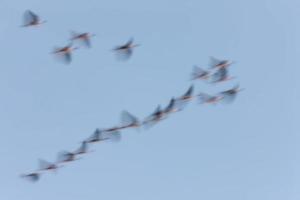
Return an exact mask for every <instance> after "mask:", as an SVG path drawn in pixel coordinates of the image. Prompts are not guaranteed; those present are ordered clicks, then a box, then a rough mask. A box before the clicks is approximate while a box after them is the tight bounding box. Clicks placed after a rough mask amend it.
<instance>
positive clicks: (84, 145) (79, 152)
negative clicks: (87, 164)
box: [73, 141, 88, 155]
mask: <svg viewBox="0 0 300 200" xmlns="http://www.w3.org/2000/svg"><path fill="white" fill-rule="evenodd" d="M73 153H74V154H75V155H82V154H86V153H88V143H87V141H83V142H81V145H80V147H79V148H78V149H76V150H75V151H74V152H73Z"/></svg>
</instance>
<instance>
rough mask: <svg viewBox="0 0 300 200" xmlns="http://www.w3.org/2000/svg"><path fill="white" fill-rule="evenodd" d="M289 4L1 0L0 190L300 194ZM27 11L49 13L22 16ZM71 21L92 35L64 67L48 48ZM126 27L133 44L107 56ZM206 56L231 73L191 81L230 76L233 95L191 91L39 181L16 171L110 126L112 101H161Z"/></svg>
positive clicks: (148, 198)
mask: <svg viewBox="0 0 300 200" xmlns="http://www.w3.org/2000/svg"><path fill="white" fill-rule="evenodd" d="M299 8H300V2H299V1H297V0H272V1H271V0H252V1H244V0H226V1H225V0H219V1H217V0H211V1H199V0H186V1H178V0H172V1H171V0H168V1H167V0H153V1H138V0H127V1H120V0H112V1H97V0H90V1H70V0H64V1H59V0H52V1H38V0H26V1H17V0H1V8H0V24H1V25H0V42H1V47H2V48H0V53H1V55H2V57H1V59H0V64H1V65H0V66H1V67H0V70H1V71H0V91H1V98H0V121H1V126H0V131H1V134H0V143H1V148H0V153H1V165H0V173H1V179H0V186H1V192H0V199H6V200H17V199H20V198H22V199H23V200H35V199H45V200H47V199H73V200H77V199H78V200H79V199H90V200H93V199H99V198H102V199H107V200H110V199H130V200H135V199H144V200H154V199H155V200H160V199H173V200H177V199H178V200H179V199H195V200H198V199H206V200H215V199H225V200H227V199H228V200H229V199H230V200H241V199H243V200H250V199H251V200H252V199H256V200H277V199H278V200H281V199H286V200H297V199H299V198H300V193H299V189H298V188H299V187H300V182H299V179H300V173H299V170H298V168H299V164H300V160H299V154H298V152H299V145H298V143H299V136H298V134H297V133H298V132H297V131H298V130H299V128H298V126H297V123H296V117H297V113H299V111H300V109H299V108H300V107H299V106H298V101H297V99H299V97H300V95H299V92H298V91H299V80H298V78H297V74H299V72H300V70H299V68H298V65H299V63H298V55H299V53H300V51H299V48H298V47H299V45H300V39H299V35H300V28H298V20H297V19H298V13H299ZM26 9H31V10H33V11H34V12H36V13H37V14H39V15H40V16H41V17H42V18H43V19H45V20H47V21H48V22H47V24H45V25H44V26H42V27H40V28H37V29H35V28H33V29H24V28H20V25H21V23H22V15H23V12H24V11H25V10H26ZM71 30H75V31H79V32H81V31H82V32H85V31H89V32H92V33H95V34H96V37H95V38H93V39H92V42H93V43H92V45H93V48H91V49H80V50H78V51H76V52H74V57H73V62H72V64H71V65H64V64H62V63H59V62H56V61H55V59H53V56H52V55H51V54H50V52H51V51H52V50H53V48H54V47H55V46H60V45H65V44H67V39H69V37H70V35H69V32H70V31H71ZM130 37H134V38H135V41H136V42H137V43H139V44H141V46H140V47H138V48H137V49H136V51H135V52H134V54H133V56H132V58H131V59H130V60H129V61H128V62H119V61H117V60H116V59H115V57H114V55H113V54H112V52H111V49H112V48H113V47H115V46H116V45H118V44H121V43H123V42H125V41H127V40H128V39H129V38H130ZM209 56H215V57H220V58H228V59H232V60H234V61H236V64H234V65H233V66H232V67H231V69H230V70H231V71H230V73H231V74H232V75H234V76H237V77H238V78H237V79H236V80H233V81H232V82H228V83H224V84H220V85H218V86H216V87H212V86H210V85H207V84H204V83H202V82H195V83H194V84H195V89H196V91H197V92H208V93H215V92H219V91H222V90H224V89H227V88H230V87H232V86H233V85H235V84H236V83H240V85H241V86H242V87H243V88H245V89H246V90H245V91H243V92H242V93H241V94H240V95H239V96H238V98H237V99H236V101H235V102H234V103H233V104H230V105H217V106H200V105H197V104H196V103H195V102H192V103H191V104H190V105H188V107H187V109H186V110H184V111H183V112H181V113H178V114H176V115H174V116H173V117H170V118H169V119H167V120H165V121H164V122H163V123H160V124H158V125H157V126H155V127H153V128H152V129H150V130H148V131H141V132H136V131H134V130H126V131H124V132H123V133H122V134H123V140H122V141H121V142H120V143H118V144H109V143H107V144H102V145H96V146H93V147H92V149H93V150H95V151H96V152H95V153H93V154H90V155H88V156H86V157H84V159H82V160H80V161H78V162H76V163H72V164H70V165H68V166H66V167H64V168H62V169H61V170H60V171H58V173H57V174H45V176H43V177H42V178H41V180H40V181H39V182H38V183H37V184H31V183H27V182H26V181H24V180H22V179H20V178H19V175H20V174H21V173H25V172H28V171H30V170H33V169H36V168H37V159H38V158H43V159H46V160H49V161H53V160H55V159H56V154H57V152H59V151H61V150H73V149H75V148H76V147H77V146H78V145H79V142H80V141H82V140H83V139H84V138H85V137H88V136H89V135H90V134H91V133H92V132H93V131H94V129H95V128H97V127H99V128H106V127H109V126H113V125H115V124H117V123H118V122H119V114H120V112H121V111H122V110H124V109H126V110H128V111H130V112H132V113H133V114H135V115H136V116H138V117H141V118H144V117H145V116H147V115H148V114H150V113H151V112H152V111H153V110H154V108H155V107H156V106H157V104H163V105H165V104H167V102H168V100H169V99H170V98H171V97H172V96H178V95H180V94H181V93H183V92H184V91H185V90H186V89H187V87H188V86H190V84H191V82H190V81H189V75H190V72H191V70H192V66H193V65H195V64H198V65H200V66H204V67H205V66H206V65H207V64H208V61H209V60H208V58H209Z"/></svg>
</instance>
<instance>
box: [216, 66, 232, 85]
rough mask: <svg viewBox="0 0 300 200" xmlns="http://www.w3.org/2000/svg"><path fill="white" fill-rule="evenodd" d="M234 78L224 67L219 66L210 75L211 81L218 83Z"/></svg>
mask: <svg viewBox="0 0 300 200" xmlns="http://www.w3.org/2000/svg"><path fill="white" fill-rule="evenodd" d="M232 79H234V77H230V76H229V74H228V69H227V68H225V67H222V68H219V69H218V70H217V71H216V72H215V73H214V74H213V75H212V83H220V82H224V81H229V80H232Z"/></svg>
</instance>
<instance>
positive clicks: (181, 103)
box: [175, 85, 194, 110]
mask: <svg viewBox="0 0 300 200" xmlns="http://www.w3.org/2000/svg"><path fill="white" fill-rule="evenodd" d="M193 92H194V86H193V85H191V86H190V87H189V88H188V90H187V91H186V92H185V93H184V94H183V95H182V96H180V97H178V98H176V99H175V100H176V106H177V107H178V109H179V110H183V109H184V108H185V106H186V105H187V103H188V102H190V101H191V100H192V99H193V98H194V96H193Z"/></svg>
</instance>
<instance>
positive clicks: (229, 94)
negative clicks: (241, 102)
mask: <svg viewBox="0 0 300 200" xmlns="http://www.w3.org/2000/svg"><path fill="white" fill-rule="evenodd" d="M242 90H243V89H241V88H240V86H239V85H236V86H234V87H233V88H231V89H229V90H225V91H223V92H221V93H220V95H221V96H222V99H223V100H225V101H227V102H232V101H233V100H234V99H235V98H236V95H237V94H238V93H239V92H240V91H242Z"/></svg>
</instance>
